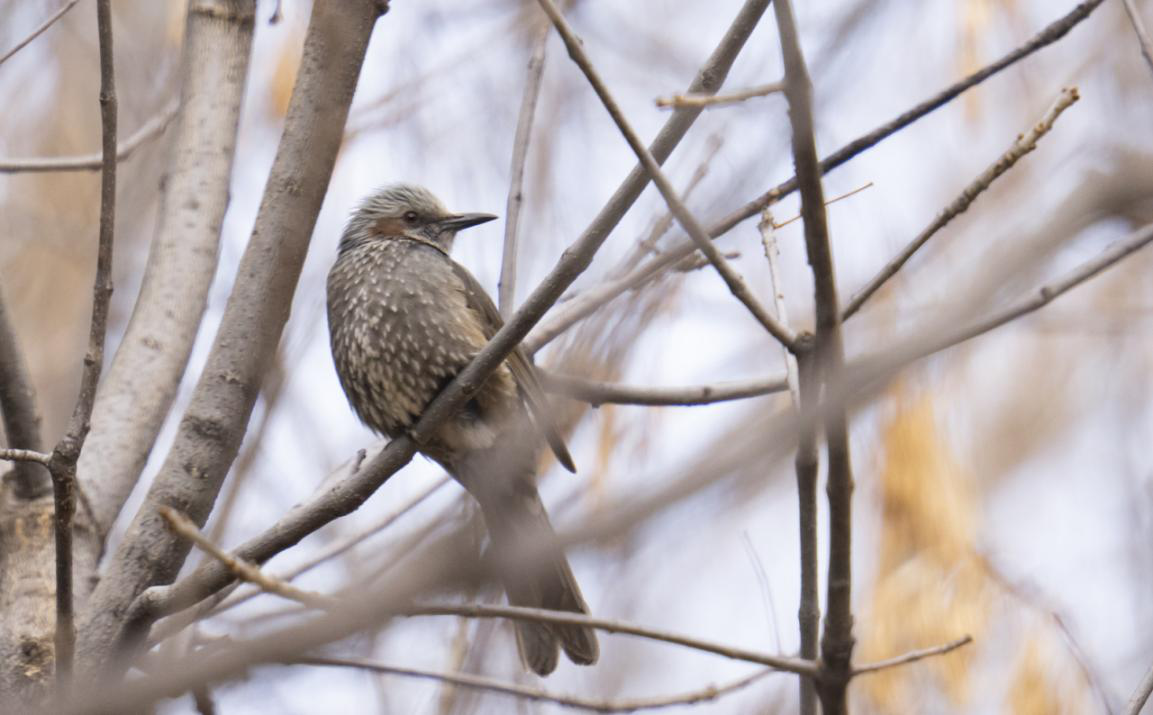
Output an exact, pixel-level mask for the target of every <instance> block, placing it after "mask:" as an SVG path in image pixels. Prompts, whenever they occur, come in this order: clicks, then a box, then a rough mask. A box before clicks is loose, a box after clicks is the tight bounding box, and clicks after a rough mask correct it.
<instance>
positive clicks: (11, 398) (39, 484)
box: [0, 295, 52, 499]
mask: <svg viewBox="0 0 1153 715" xmlns="http://www.w3.org/2000/svg"><path fill="white" fill-rule="evenodd" d="M0 417H3V419H4V437H5V439H6V440H7V442H8V445H9V446H10V447H14V448H18V450H17V451H31V452H38V451H39V450H41V449H43V447H44V443H43V442H42V441H41V437H40V413H39V411H37V409H36V394H35V392H34V391H33V389H32V382H31V380H29V378H28V367H27V365H26V364H25V363H24V354H23V353H22V352H21V350H20V345H19V343H18V342H17V341H16V332H15V331H14V330H13V329H12V323H11V322H10V321H9V320H8V313H7V310H6V308H5V307H4V297H3V296H2V295H0ZM6 451H8V450H0V454H3V453H4V452H6ZM41 456H45V455H41ZM36 462H40V464H41V466H36V464H35V463H36ZM45 466H47V464H46V463H45V462H43V461H41V460H38V459H37V460H31V461H26V460H25V461H20V462H18V463H17V464H16V467H15V469H14V470H13V478H14V483H13V485H12V487H13V488H12V493H13V494H14V495H15V496H16V498H17V499H35V498H36V497H39V496H41V495H43V494H46V493H47V492H48V491H49V490H50V489H51V488H52V485H51V481H50V479H49V475H48V471H47V470H46V469H44V467H45Z"/></svg>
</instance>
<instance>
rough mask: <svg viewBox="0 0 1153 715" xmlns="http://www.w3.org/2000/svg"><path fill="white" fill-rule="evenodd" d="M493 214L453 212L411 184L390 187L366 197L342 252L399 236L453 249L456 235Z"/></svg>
mask: <svg viewBox="0 0 1153 715" xmlns="http://www.w3.org/2000/svg"><path fill="white" fill-rule="evenodd" d="M495 218H496V216H493V215H492V214H483V213H466V214H458V213H452V212H451V211H449V210H448V209H446V208H445V207H444V204H442V203H441V202H440V199H438V198H436V196H434V195H433V194H432V192H431V191H429V190H428V189H426V188H424V187H422V186H415V185H413V184H392V185H390V186H386V187H384V188H382V189H379V190H377V191H375V192H373V193H372V194H370V195H369V196H367V197H366V198H365V199H364V200H363V201H362V202H361V203H360V206H358V207H357V209H356V211H355V212H353V215H352V219H351V220H350V221H349V222H348V227H347V228H346V229H345V230H344V236H343V237H342V238H341V241H340V249H341V251H344V250H346V249H347V248H350V247H352V246H354V245H360V244H362V243H364V242H366V241H374V240H387V239H395V238H399V237H408V238H414V239H417V240H420V241H429V242H431V243H434V244H436V245H437V246H439V247H440V248H441V249H442V250H444V251H445V252H448V251H451V250H452V241H453V238H455V237H456V232H457V231H460V230H462V229H465V228H470V227H472V226H477V225H479V224H482V223H487V222H489V221H492V220H493V219H495Z"/></svg>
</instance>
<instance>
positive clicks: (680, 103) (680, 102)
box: [656, 82, 785, 109]
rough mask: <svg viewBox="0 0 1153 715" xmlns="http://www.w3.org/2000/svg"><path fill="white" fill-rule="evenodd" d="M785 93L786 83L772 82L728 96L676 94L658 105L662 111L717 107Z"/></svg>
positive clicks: (663, 98) (658, 102)
mask: <svg viewBox="0 0 1153 715" xmlns="http://www.w3.org/2000/svg"><path fill="white" fill-rule="evenodd" d="M783 91H785V83H784V82H770V83H769V84H762V85H758V86H756V87H750V88H749V89H744V90H741V91H739V92H730V93H728V94H713V95H708V94H674V95H673V96H671V97H658V98H657V102H656V103H657V106H658V107H661V108H662V109H665V108H669V107H715V106H717V105H724V104H735V103H737V102H743V101H745V100H746V99H753V98H754V97H765V96H768V95H770V94H775V93H777V92H783Z"/></svg>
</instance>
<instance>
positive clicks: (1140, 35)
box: [0, 0, 1153, 69]
mask: <svg viewBox="0 0 1153 715" xmlns="http://www.w3.org/2000/svg"><path fill="white" fill-rule="evenodd" d="M1123 1H1124V3H1125V12H1126V13H1127V14H1128V15H1129V22H1131V23H1132V24H1133V32H1135V33H1136V34H1137V42H1138V43H1139V44H1140V45H1141V56H1142V57H1144V58H1145V63H1146V64H1148V65H1149V69H1153V38H1150V37H1149V31H1148V30H1146V29H1145V21H1144V20H1142V19H1141V13H1140V12H1138V10H1137V4H1136V3H1135V2H1133V0H1123ZM0 61H2V60H0Z"/></svg>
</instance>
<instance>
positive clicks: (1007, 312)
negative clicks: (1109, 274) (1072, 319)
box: [912, 224, 1153, 359]
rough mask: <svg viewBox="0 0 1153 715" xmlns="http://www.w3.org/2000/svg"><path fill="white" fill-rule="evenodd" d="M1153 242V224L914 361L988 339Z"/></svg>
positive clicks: (927, 345)
mask: <svg viewBox="0 0 1153 715" xmlns="http://www.w3.org/2000/svg"><path fill="white" fill-rule="evenodd" d="M1151 242H1153V224H1149V225H1146V226H1143V227H1142V228H1140V229H1138V230H1136V231H1134V232H1133V233H1131V234H1129V235H1128V236H1126V237H1125V238H1123V239H1121V240H1119V241H1117V242H1115V243H1113V244H1112V245H1110V246H1109V247H1108V248H1106V249H1105V250H1104V251H1102V252H1101V253H1099V254H1097V256H1095V257H1094V258H1092V259H1090V260H1088V261H1086V262H1084V263H1082V264H1081V265H1079V266H1077V267H1076V268H1074V269H1073V270H1071V271H1069V272H1068V273H1066V274H1065V275H1063V276H1062V277H1060V278H1058V279H1057V280H1055V281H1052V282H1050V283H1046V284H1045V285H1043V286H1041V287H1040V288H1038V289H1037V291H1036V292H1035V293H1034V294H1033V295H1032V296H1031V297H1027V298H1025V299H1023V300H1020V301H1017V302H1016V303H1013V304H1012V305H1010V306H1008V307H1006V308H1004V309H1002V310H999V311H997V312H995V313H994V314H993V315H990V316H988V317H986V318H984V319H982V320H979V321H976V322H974V323H972V324H970V325H967V326H964V327H962V328H958V329H956V330H953V331H951V332H948V333H945V334H942V335H939V336H935V337H934V338H932V339H930V340H927V341H924V342H923V343H922V344H921V345H919V346H918V347H917V349H916V351H915V352H914V353H913V358H912V359H917V358H921V357H925V356H928V355H932V354H933V353H937V352H940V351H942V350H945V349H947V348H950V347H953V346H954V345H959V344H960V343H963V342H965V341H966V340H972V339H973V338H975V337H977V336H979V335H984V334H985V333H988V332H991V331H993V330H996V329H997V328H999V327H1001V326H1002V325H1005V324H1006V323H1011V322H1012V321H1014V320H1016V319H1018V318H1020V317H1022V316H1025V315H1028V314H1029V313H1032V312H1034V311H1036V310H1040V309H1041V308H1043V307H1045V306H1046V305H1048V304H1049V303H1051V302H1053V301H1054V300H1056V299H1057V298H1058V297H1059V296H1061V295H1064V294H1065V293H1067V292H1069V291H1070V290H1072V289H1074V288H1076V287H1077V286H1079V285H1081V284H1082V283H1084V282H1085V281H1087V280H1089V279H1091V278H1093V277H1095V276H1096V275H1097V274H1099V273H1101V272H1102V271H1104V270H1106V269H1107V268H1110V267H1112V266H1114V265H1116V264H1117V263H1118V262H1120V261H1121V260H1122V259H1123V258H1125V257H1126V256H1128V255H1129V254H1131V253H1134V252H1135V251H1138V250H1140V249H1142V248H1144V247H1145V246H1147V245H1148V244H1149V243H1151Z"/></svg>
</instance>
